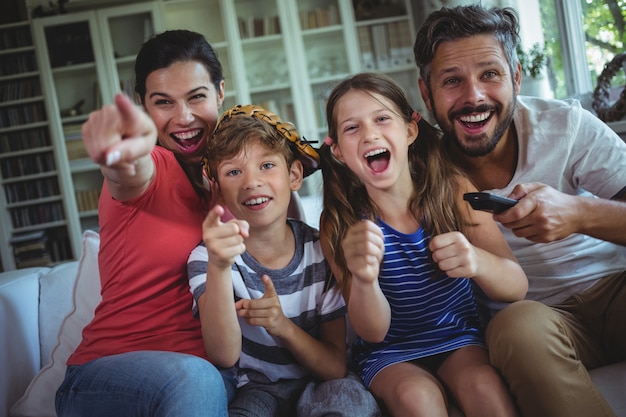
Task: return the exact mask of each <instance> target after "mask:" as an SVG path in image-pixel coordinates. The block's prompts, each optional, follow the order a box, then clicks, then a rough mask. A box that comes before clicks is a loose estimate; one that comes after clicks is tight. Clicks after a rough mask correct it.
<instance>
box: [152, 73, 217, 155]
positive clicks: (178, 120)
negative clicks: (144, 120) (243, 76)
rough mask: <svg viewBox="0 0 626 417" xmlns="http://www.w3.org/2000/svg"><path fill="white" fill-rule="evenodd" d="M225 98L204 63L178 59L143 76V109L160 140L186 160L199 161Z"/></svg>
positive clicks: (161, 143) (164, 145) (163, 144)
mask: <svg viewBox="0 0 626 417" xmlns="http://www.w3.org/2000/svg"><path fill="white" fill-rule="evenodd" d="M223 101H224V81H222V82H221V84H220V89H219V91H216V89H215V86H214V85H213V81H212V80H211V76H210V75H209V72H208V71H207V69H206V67H205V66H204V65H203V64H201V63H200V62H196V61H179V62H176V63H174V64H172V65H170V66H169V67H167V68H161V69H158V70H156V71H153V72H151V73H150V74H149V75H148V77H147V78H146V97H145V109H146V111H147V113H148V114H149V115H150V117H151V118H152V120H153V121H154V124H155V125H156V128H157V132H158V136H159V144H160V145H162V146H163V147H165V148H167V149H169V150H171V151H172V152H174V153H175V154H177V155H179V156H183V158H184V159H185V160H187V161H188V162H189V163H197V162H200V159H201V158H202V156H203V155H204V154H205V151H206V148H207V142H208V139H209V137H210V136H211V133H213V129H214V128H215V124H216V123H217V119H218V117H219V107H220V106H221V105H222V102H223Z"/></svg>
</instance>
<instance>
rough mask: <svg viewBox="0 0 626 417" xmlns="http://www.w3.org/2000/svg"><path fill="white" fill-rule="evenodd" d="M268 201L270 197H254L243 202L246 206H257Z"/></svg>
mask: <svg viewBox="0 0 626 417" xmlns="http://www.w3.org/2000/svg"><path fill="white" fill-rule="evenodd" d="M266 201H269V198H268V197H259V198H253V199H252V200H248V201H246V202H245V203H243V204H244V205H246V206H256V205H257V204H263V203H265V202H266Z"/></svg>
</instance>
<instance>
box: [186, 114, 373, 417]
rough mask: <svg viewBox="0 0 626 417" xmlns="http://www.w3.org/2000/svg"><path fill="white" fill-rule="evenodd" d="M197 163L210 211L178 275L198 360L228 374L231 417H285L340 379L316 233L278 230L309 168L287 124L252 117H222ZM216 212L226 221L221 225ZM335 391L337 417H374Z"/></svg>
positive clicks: (336, 323) (340, 357) (336, 298)
mask: <svg viewBox="0 0 626 417" xmlns="http://www.w3.org/2000/svg"><path fill="white" fill-rule="evenodd" d="M207 155H208V157H207V158H206V159H205V169H206V170H207V174H208V177H209V178H210V179H211V180H212V181H214V189H215V192H216V193H217V199H218V202H219V204H217V205H216V206H215V207H214V208H213V209H212V210H211V211H210V213H209V214H208V215H207V217H206V219H205V221H204V223H203V243H202V244H200V245H199V246H198V247H196V248H195V249H194V250H193V251H192V253H191V255H190V257H189V263H188V272H189V280H190V281H189V282H190V287H191V291H192V293H193V295H194V299H195V301H196V302H195V304H194V312H195V313H196V314H199V316H200V321H201V323H202V332H203V337H204V341H205V348H206V351H207V354H208V356H209V358H210V360H211V361H213V363H215V364H217V365H219V366H223V367H230V366H233V365H235V370H236V373H237V382H238V384H237V386H238V390H237V394H236V395H235V399H234V400H233V402H232V403H231V405H230V407H229V414H230V415H231V416H235V415H254V416H280V415H285V416H287V415H294V414H295V410H296V404H297V402H298V399H299V398H300V395H301V394H302V392H303V391H304V389H305V387H306V385H307V383H309V382H310V381H312V380H313V379H316V380H322V381H328V380H333V379H339V378H344V376H345V374H346V342H345V340H346V339H345V329H346V327H345V326H346V324H345V311H346V308H345V303H344V301H343V298H342V296H341V293H340V292H339V291H338V290H337V289H336V288H335V287H334V285H330V284H334V283H333V282H332V280H331V279H330V272H329V268H328V265H327V263H326V261H325V260H324V257H323V254H322V251H321V248H320V245H319V241H318V232H317V230H316V229H313V228H312V227H310V226H308V225H307V224H305V223H303V222H301V221H298V220H293V219H289V218H287V209H288V205H289V200H290V196H291V192H292V191H297V190H298V189H299V188H300V186H301V185H302V181H303V178H304V177H305V176H307V175H309V174H310V173H312V172H313V171H315V169H317V166H318V163H319V156H318V154H317V151H316V150H315V149H313V148H312V147H311V146H310V145H308V144H307V143H306V142H304V141H302V140H301V139H300V135H299V134H298V132H297V130H296V129H295V127H294V126H293V125H292V124H290V123H285V122H283V121H282V120H281V119H280V118H279V117H278V116H276V115H275V114H273V113H271V112H268V111H266V110H265V109H263V108H262V107H259V106H253V105H248V106H240V105H239V106H235V107H233V108H231V109H230V110H228V111H226V112H225V113H224V115H223V116H222V118H221V119H220V121H219V123H218V125H217V127H216V130H215V132H214V134H213V137H212V138H211V141H210V144H209V148H208V150H207ZM222 204H223V205H224V206H226V207H228V209H229V211H230V212H231V213H232V215H233V219H231V220H229V221H227V222H225V223H224V222H222V221H221V220H220V218H221V216H222V214H224V207H223V206H222ZM207 256H208V258H207ZM207 288H210V291H206V289H207ZM233 290H234V302H233ZM341 381H343V382H345V384H344V385H341V386H340V387H338V388H337V390H336V392H337V396H336V397H334V398H331V399H329V401H330V402H332V401H339V402H338V403H337V407H341V410H340V411H341V412H343V411H345V410H350V411H348V412H349V413H351V412H354V413H355V414H354V415H355V416H356V415H367V414H363V413H365V407H368V409H370V410H374V412H376V411H377V410H376V404H375V403H374V400H373V397H371V395H369V394H368V393H367V392H366V391H365V389H364V387H363V386H362V384H361V383H360V382H358V381H357V380H353V379H348V378H346V379H342V380H341ZM348 385H350V387H348ZM359 389H360V391H359ZM342 392H343V394H342ZM357 393H358V394H360V395H361V397H363V396H365V402H363V401H364V399H363V398H357V397H359V395H355V394H357ZM348 394H349V395H348ZM341 395H346V397H345V398H342V397H341ZM368 397H369V401H368ZM348 398H349V402H348ZM303 407H306V405H303ZM303 407H299V409H300V414H303V413H304V411H303V410H304V408H303ZM370 412H372V411H370ZM344 415H345V413H344Z"/></svg>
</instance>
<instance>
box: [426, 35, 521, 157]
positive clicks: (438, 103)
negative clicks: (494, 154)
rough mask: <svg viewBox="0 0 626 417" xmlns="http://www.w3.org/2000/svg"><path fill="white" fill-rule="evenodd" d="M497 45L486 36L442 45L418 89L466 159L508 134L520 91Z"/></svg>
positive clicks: (483, 152) (442, 127) (478, 153)
mask: <svg viewBox="0 0 626 417" xmlns="http://www.w3.org/2000/svg"><path fill="white" fill-rule="evenodd" d="M519 79H520V75H519V74H518V73H516V74H511V71H510V69H509V64H508V61H507V59H506V56H505V55H504V51H503V50H502V47H501V46H500V44H499V43H498V41H497V40H496V39H495V38H494V37H493V36H491V35H476V36H472V37H469V38H463V39H459V40H455V41H450V42H444V43H442V44H441V45H439V47H438V48H437V52H436V53H435V57H434V59H433V61H432V65H431V75H430V91H428V89H427V87H426V85H425V83H424V81H423V80H421V79H420V90H421V92H422V97H423V98H424V101H425V102H426V105H427V106H428V108H429V109H430V110H431V111H432V112H433V114H434V116H435V119H436V120H437V123H438V124H439V127H440V128H441V129H442V130H443V132H444V133H445V134H446V136H448V137H450V138H452V139H453V141H454V142H455V143H456V144H457V146H458V147H459V149H460V150H461V151H462V152H463V153H464V154H466V155H468V156H473V157H477V156H484V155H487V154H488V153H490V152H491V151H492V150H493V149H494V148H495V147H496V145H497V143H498V142H499V140H500V138H502V137H503V135H504V134H505V133H506V132H507V131H508V129H509V126H511V122H512V120H513V112H514V110H515V98H516V96H517V94H518V93H519Z"/></svg>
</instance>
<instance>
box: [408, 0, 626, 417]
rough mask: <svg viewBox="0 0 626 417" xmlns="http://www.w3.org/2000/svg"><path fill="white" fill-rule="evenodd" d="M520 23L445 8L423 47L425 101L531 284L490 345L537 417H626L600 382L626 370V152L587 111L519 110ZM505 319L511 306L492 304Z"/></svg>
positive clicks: (527, 106) (530, 415)
mask: <svg viewBox="0 0 626 417" xmlns="http://www.w3.org/2000/svg"><path fill="white" fill-rule="evenodd" d="M518 32H519V26H518V21H517V15H516V13H515V11H514V10H512V9H510V8H492V9H485V8H483V7H482V6H479V5H472V6H462V7H455V8H443V9H441V10H439V11H436V12H434V13H432V14H431V15H430V16H429V17H428V18H427V20H426V21H425V23H424V24H423V26H422V28H421V29H420V30H419V31H418V33H417V38H416V42H415V45H414V53H415V60H416V63H417V66H418V67H419V69H420V80H419V85H420V91H421V94H422V97H423V99H424V101H425V103H426V105H427V107H428V108H429V110H431V111H432V113H433V115H434V117H435V119H436V120H437V122H438V124H439V126H440V128H441V129H442V130H443V132H444V141H445V142H444V143H445V145H446V148H447V150H448V151H449V153H450V157H451V159H452V160H453V161H454V162H455V163H456V164H458V165H459V166H460V167H462V168H463V169H464V170H465V171H466V173H467V174H468V175H469V177H470V178H471V179H472V180H473V181H474V183H475V184H476V185H477V187H478V188H479V189H481V190H483V191H489V192H493V193H496V194H499V195H503V196H509V197H512V198H514V199H519V203H517V205H515V206H514V207H513V208H511V209H509V210H507V211H505V212H503V213H501V214H497V215H494V218H495V220H497V221H498V222H500V225H501V229H502V232H503V234H504V235H505V237H506V239H507V241H508V242H509V245H510V246H511V248H512V249H513V251H514V253H515V255H516V256H517V258H518V260H519V262H520V264H521V265H522V267H523V268H524V270H525V272H526V274H527V275H528V279H529V291H528V295H527V300H525V301H521V302H517V303H514V304H511V305H508V306H506V307H505V308H504V309H502V310H501V311H499V312H498V313H497V314H496V315H495V316H494V317H493V318H492V320H491V322H490V324H489V327H488V329H487V343H488V346H489V349H490V357H491V361H492V363H493V364H494V366H496V367H497V368H498V369H499V370H500V371H501V372H502V375H503V376H504V378H505V379H506V381H507V382H508V383H509V386H510V389H511V391H512V393H513V395H514V397H515V398H516V401H517V404H518V406H519V408H520V411H521V412H522V415H524V416H525V417H541V416H546V417H548V416H549V417H560V416H563V417H566V416H567V417H572V416H581V417H589V416H594V417H598V416H615V414H614V412H613V411H612V410H611V408H610V406H609V405H608V403H607V402H606V400H605V399H604V398H603V397H602V395H601V393H600V392H599V391H598V390H597V388H596V387H595V386H594V385H593V383H592V382H591V380H590V378H589V374H588V372H587V370H588V369H592V368H595V367H598V366H602V365H606V364H609V363H614V362H618V361H621V360H624V359H626V324H625V323H626V320H625V319H626V246H625V245H626V203H625V201H626V144H624V142H623V141H622V140H621V139H620V138H619V137H618V136H617V135H616V134H615V133H614V132H613V131H612V130H611V129H610V128H608V127H607V126H606V125H605V124H604V123H602V122H601V121H600V120H599V119H597V118H596V117H594V116H593V115H592V114H591V113H589V112H587V111H585V110H583V109H582V108H581V106H580V104H579V103H578V102H577V101H573V100H572V101H560V100H544V99H540V98H532V97H522V96H518V93H519V89H520V82H521V78H522V74H521V67H520V65H519V61H518V59H517V56H516V53H515V47H516V45H517V43H518V42H519V34H518ZM488 305H489V307H490V308H492V309H493V310H498V309H500V308H502V307H504V306H497V305H495V304H494V303H488Z"/></svg>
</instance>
